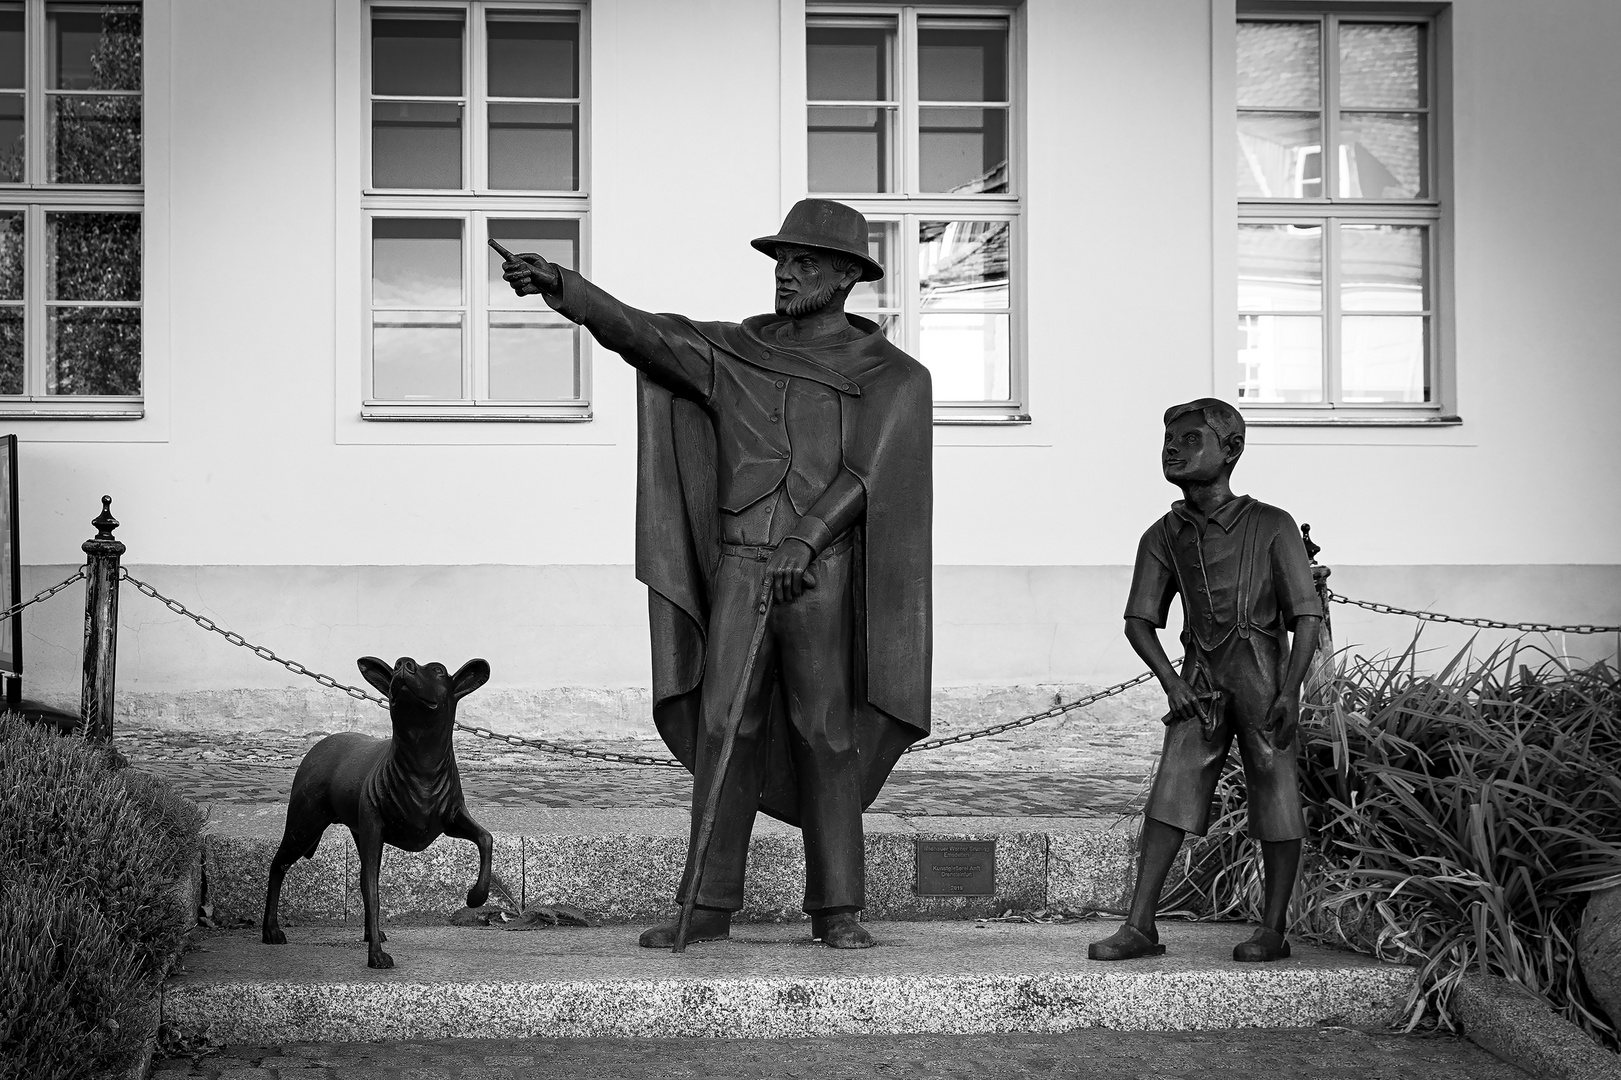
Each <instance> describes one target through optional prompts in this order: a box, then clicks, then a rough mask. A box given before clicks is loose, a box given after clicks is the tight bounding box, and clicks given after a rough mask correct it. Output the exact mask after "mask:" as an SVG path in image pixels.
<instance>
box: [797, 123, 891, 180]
mask: <svg viewBox="0 0 1621 1080" xmlns="http://www.w3.org/2000/svg"><path fill="white" fill-rule="evenodd" d="M808 139H809V157H810V178H809V183H810V190H811V191H812V192H813V193H814V192H857V191H893V190H895V184H894V174H893V167H894V166H893V163H894V160H895V110H893V109H861V108H850V107H848V106H836V107H831V108H814V109H811V110H810V123H809V129H808Z"/></svg>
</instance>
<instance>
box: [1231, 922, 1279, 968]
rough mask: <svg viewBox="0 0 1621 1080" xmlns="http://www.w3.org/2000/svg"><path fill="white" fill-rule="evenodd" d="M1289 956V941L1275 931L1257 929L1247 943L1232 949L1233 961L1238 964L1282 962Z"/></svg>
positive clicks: (1262, 928) (1244, 942) (1243, 942)
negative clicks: (1269, 961)
mask: <svg viewBox="0 0 1621 1080" xmlns="http://www.w3.org/2000/svg"><path fill="white" fill-rule="evenodd" d="M1288 955H1289V940H1288V939H1287V938H1285V937H1284V936H1283V935H1282V934H1280V933H1278V932H1277V931H1276V930H1269V929H1267V928H1266V927H1264V926H1262V927H1258V928H1257V929H1256V931H1255V933H1253V934H1251V935H1250V939H1249V940H1248V941H1241V942H1239V943H1238V944H1237V945H1236V946H1235V947H1234V948H1233V959H1234V960H1236V961H1238V962H1239V963H1240V964H1259V963H1265V962H1266V961H1268V960H1282V959H1284V958H1286V957H1287V956H1288Z"/></svg>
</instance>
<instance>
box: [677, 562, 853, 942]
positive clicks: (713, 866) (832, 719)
mask: <svg viewBox="0 0 1621 1080" xmlns="http://www.w3.org/2000/svg"><path fill="white" fill-rule="evenodd" d="M745 550H747V551H749V552H750V553H754V552H758V551H760V550H761V549H741V548H735V547H729V546H727V545H723V546H722V554H721V557H720V564H719V566H718V567H717V569H716V571H715V577H714V581H713V587H712V589H711V591H710V596H711V598H712V599H711V604H712V606H711V608H710V615H709V639H708V648H707V654H706V657H705V666H704V678H703V691H702V693H703V705H702V713H701V715H702V725H703V727H702V732H701V734H700V738H699V743H698V761H697V771H696V775H695V777H694V783H693V796H692V835H693V837H694V838H696V836H697V834H698V819H699V816H700V815H701V813H702V810H703V804H704V798H705V795H706V793H707V792H708V791H709V789H710V785H711V784H712V783H713V782H714V777H715V771H716V767H717V765H718V764H719V762H718V758H719V756H720V747H721V741H722V739H723V738H724V737H725V730H726V723H727V714H728V713H729V712H730V710H731V706H732V698H733V695H735V694H736V693H738V692H739V680H740V679H741V678H742V675H743V667H744V665H745V663H746V662H747V658H748V651H749V641H750V638H751V637H752V636H753V633H754V627H755V624H756V622H757V621H758V618H759V613H758V611H757V606H756V605H757V603H758V601H759V596H760V588H761V583H762V581H763V578H764V571H765V563H764V562H763V561H760V559H759V558H758V557H757V556H756V557H750V555H749V554H742V553H741V552H743V551H745ZM853 557H854V553H853V551H852V544H851V542H850V536H849V534H846V535H845V536H844V537H842V538H840V539H839V540H836V541H834V543H832V544H831V545H829V547H828V548H827V550H825V551H823V552H822V554H821V555H819V556H818V557H817V558H816V560H815V561H813V562H812V563H811V565H810V570H811V572H812V574H814V575H815V578H816V587H815V588H810V589H806V590H805V591H804V592H803V593H801V594H800V596H799V598H798V599H795V600H790V601H788V602H786V603H777V604H773V605H772V607H771V612H770V615H769V616H768V622H767V625H766V631H765V635H764V637H763V638H762V639H761V642H760V652H759V656H758V657H757V659H756V660H755V663H754V671H753V673H752V676H751V677H750V679H749V685H748V686H747V687H746V688H745V689H744V690H743V692H744V693H745V694H746V698H745V702H744V708H743V715H742V720H741V723H740V724H739V727H738V732H737V741H736V742H735V743H734V744H733V746H732V759H731V765H730V768H729V769H728V770H727V773H726V782H725V786H724V788H723V789H722V793H721V798H720V804H719V808H718V812H717V814H716V817H715V830H714V833H713V836H712V839H711V840H710V844H709V856H708V859H707V860H706V861H705V863H704V867H703V873H702V876H701V878H700V884H699V887H698V900H697V902H698V903H699V904H700V905H702V906H704V907H712V908H722V909H725V910H727V911H736V910H738V909H739V908H741V907H742V906H743V868H744V864H745V862H746V861H747V858H748V851H749V835H750V833H751V832H752V831H753V828H754V815H755V811H756V808H757V806H758V802H759V796H760V791H761V788H762V786H763V783H764V773H763V767H764V762H765V754H764V750H765V735H766V732H767V725H766V719H767V715H768V712H769V710H770V707H771V698H772V693H773V691H775V692H776V693H777V694H778V695H779V697H780V702H781V706H782V708H783V710H784V712H785V713H786V719H787V721H788V722H787V724H786V725H785V727H786V735H787V738H788V740H789V750H790V753H791V754H792V757H793V763H794V770H795V773H796V774H797V778H798V782H799V819H800V826H801V828H802V829H803V830H804V834H805V905H804V907H805V910H806V911H807V912H818V911H825V910H827V909H829V908H861V907H864V906H865V902H866V895H865V893H866V861H865V856H864V846H863V838H862V830H861V770H860V762H859V760H858V758H857V750H856V739H855V672H854V657H855V612H854V606H853V598H852V595H851V560H852V559H853ZM686 892H687V883H686V882H682V886H681V893H680V897H679V898H680V899H685V897H686Z"/></svg>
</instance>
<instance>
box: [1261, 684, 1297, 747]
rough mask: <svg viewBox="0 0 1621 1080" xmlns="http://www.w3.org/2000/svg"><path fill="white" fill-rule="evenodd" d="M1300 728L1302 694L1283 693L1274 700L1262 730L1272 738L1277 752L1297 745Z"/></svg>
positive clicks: (1267, 712) (1271, 740)
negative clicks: (1297, 733) (1296, 736)
mask: <svg viewBox="0 0 1621 1080" xmlns="http://www.w3.org/2000/svg"><path fill="white" fill-rule="evenodd" d="M1299 726H1300V693H1299V692H1298V691H1296V692H1295V693H1293V694H1289V693H1283V694H1279V695H1278V696H1277V697H1275V698H1273V699H1272V707H1271V708H1269V709H1267V711H1266V724H1265V725H1264V726H1263V728H1262V730H1263V731H1265V732H1266V733H1267V734H1268V735H1269V736H1270V742H1271V743H1272V747H1273V749H1275V750H1287V749H1288V748H1289V747H1291V746H1293V745H1294V743H1295V731H1296V730H1297V729H1298V728H1299Z"/></svg>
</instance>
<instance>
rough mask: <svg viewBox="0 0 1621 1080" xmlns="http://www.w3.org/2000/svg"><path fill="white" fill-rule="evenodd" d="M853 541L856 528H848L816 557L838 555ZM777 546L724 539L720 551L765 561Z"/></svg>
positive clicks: (741, 557)
mask: <svg viewBox="0 0 1621 1080" xmlns="http://www.w3.org/2000/svg"><path fill="white" fill-rule="evenodd" d="M853 543H855V530H854V529H846V530H845V531H844V532H843V533H841V534H839V536H838V537H836V538H835V539H834V541H833V542H832V543H831V544H829V545H827V547H825V548H823V549H822V550H821V551H819V552H817V553H816V558H818V559H820V558H822V557H823V556H824V555H837V554H838V553H839V552H841V551H843V550H844V549H845V548H847V547H849V546H850V545H851V544H853ZM777 547H778V545H776V544H728V543H726V542H725V541H722V542H721V545H720V553H721V554H722V555H735V556H737V557H738V558H739V559H753V560H754V561H755V562H765V561H767V560H768V559H770V558H771V553H772V552H774V551H776V550H777Z"/></svg>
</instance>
